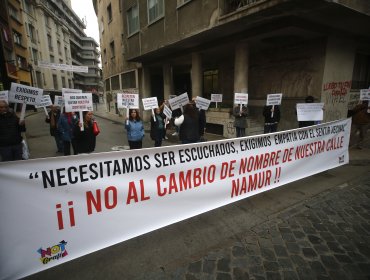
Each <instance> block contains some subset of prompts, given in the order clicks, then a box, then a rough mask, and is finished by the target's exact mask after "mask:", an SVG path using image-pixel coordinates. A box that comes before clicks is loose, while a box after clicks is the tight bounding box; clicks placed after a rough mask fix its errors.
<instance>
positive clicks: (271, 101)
mask: <svg viewBox="0 0 370 280" xmlns="http://www.w3.org/2000/svg"><path fill="white" fill-rule="evenodd" d="M282 97H283V94H282V93H272V94H268V95H267V100H266V106H273V105H280V104H281V99H282Z"/></svg>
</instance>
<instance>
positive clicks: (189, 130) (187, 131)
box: [175, 103, 200, 144]
mask: <svg viewBox="0 0 370 280" xmlns="http://www.w3.org/2000/svg"><path fill="white" fill-rule="evenodd" d="M175 125H176V126H178V127H179V138H180V140H181V143H182V144H189V143H197V142H199V138H200V136H199V112H198V109H197V108H196V107H195V104H191V103H188V104H186V105H185V106H184V114H183V115H181V116H180V117H178V118H176V119H175Z"/></svg>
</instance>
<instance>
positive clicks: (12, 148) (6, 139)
mask: <svg viewBox="0 0 370 280" xmlns="http://www.w3.org/2000/svg"><path fill="white" fill-rule="evenodd" d="M24 131H26V127H25V123H24V120H23V121H20V119H19V118H18V117H17V115H16V114H15V113H14V112H11V111H10V110H9V106H8V103H6V102H5V101H4V100H0V156H1V161H13V160H21V159H22V152H23V150H22V140H23V138H22V135H21V133H22V132H24Z"/></svg>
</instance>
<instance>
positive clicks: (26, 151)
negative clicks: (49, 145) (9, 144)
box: [22, 139, 30, 159]
mask: <svg viewBox="0 0 370 280" xmlns="http://www.w3.org/2000/svg"><path fill="white" fill-rule="evenodd" d="M29 158H30V151H29V149H28V145H27V142H26V140H24V139H23V140H22V159H29Z"/></svg>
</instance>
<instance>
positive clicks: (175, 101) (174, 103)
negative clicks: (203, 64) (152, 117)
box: [168, 92, 189, 111]
mask: <svg viewBox="0 0 370 280" xmlns="http://www.w3.org/2000/svg"><path fill="white" fill-rule="evenodd" d="M168 103H169V104H170V106H171V109H172V111H173V110H176V109H179V108H180V109H181V111H182V106H185V105H186V104H188V103H189V96H188V93H187V92H185V93H183V94H180V95H179V96H176V97H174V98H171V99H168Z"/></svg>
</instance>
